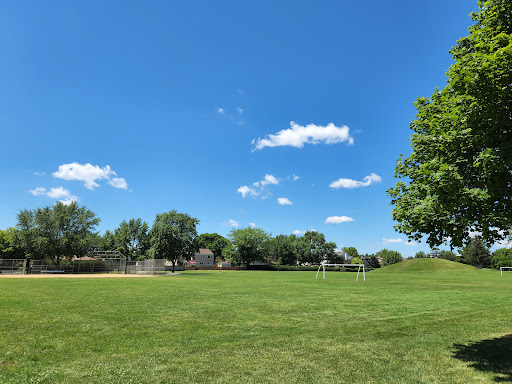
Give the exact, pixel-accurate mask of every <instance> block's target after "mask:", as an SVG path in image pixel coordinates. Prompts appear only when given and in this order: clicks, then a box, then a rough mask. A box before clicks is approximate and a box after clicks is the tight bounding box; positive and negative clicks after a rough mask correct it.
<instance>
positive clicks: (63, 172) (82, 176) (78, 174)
mask: <svg viewBox="0 0 512 384" xmlns="http://www.w3.org/2000/svg"><path fill="white" fill-rule="evenodd" d="M112 176H117V174H116V173H115V172H114V171H113V170H112V169H111V168H110V166H109V165H107V166H105V167H103V168H101V167H99V166H97V165H92V164H90V163H87V164H79V163H76V162H73V163H70V164H62V165H60V166H59V170H58V171H57V172H53V177H56V178H58V179H64V180H73V181H74V180H78V181H83V182H84V185H85V188H87V189H91V190H92V189H94V188H96V187H99V186H100V185H99V184H98V183H97V182H96V181H97V180H108V183H109V184H110V185H112V186H113V187H115V188H122V189H127V188H128V184H127V183H126V180H125V179H123V178H121V177H112Z"/></svg>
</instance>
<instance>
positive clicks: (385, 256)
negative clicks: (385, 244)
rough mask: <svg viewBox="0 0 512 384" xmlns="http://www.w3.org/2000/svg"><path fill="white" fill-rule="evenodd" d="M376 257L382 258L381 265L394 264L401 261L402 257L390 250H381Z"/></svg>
mask: <svg viewBox="0 0 512 384" xmlns="http://www.w3.org/2000/svg"><path fill="white" fill-rule="evenodd" d="M375 256H377V257H381V258H382V265H391V264H396V263H399V262H400V261H402V255H401V254H400V252H398V251H392V250H390V249H386V248H384V249H381V250H380V251H379V252H377V253H376V254H375Z"/></svg>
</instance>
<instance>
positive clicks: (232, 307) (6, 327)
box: [0, 268, 512, 383]
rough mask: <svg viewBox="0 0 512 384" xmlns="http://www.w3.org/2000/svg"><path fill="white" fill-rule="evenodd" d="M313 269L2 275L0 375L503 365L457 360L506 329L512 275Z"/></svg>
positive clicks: (343, 377)
mask: <svg viewBox="0 0 512 384" xmlns="http://www.w3.org/2000/svg"><path fill="white" fill-rule="evenodd" d="M315 274H316V273H313V272H258V271H220V272H219V271H205V272H199V271H194V272H186V273H184V274H182V275H180V276H173V277H155V278H142V279H134V278H132V279H124V278H118V279H59V278H48V279H0V292H1V294H0V323H1V324H2V326H1V328H0V382H2V383H3V382H16V383H26V382H47V383H77V382H83V383H130V382H133V383H142V382H144V383H145V382H147V383H155V382H162V383H163V382H166V383H167V382H177V383H178V382H179V383H186V382H225V383H232V382H275V383H290V382H296V383H304V382H310V383H321V382H329V383H340V382H362V383H367V382H379V383H391V382H393V383H419V382H424V383H436V382H438V383H452V382H453V383H468V382H494V379H495V377H497V376H499V375H502V376H503V374H507V371H506V369H508V368H506V367H505V372H503V369H502V371H501V372H498V370H497V369H494V371H493V370H492V369H491V370H482V369H477V368H473V367H470V366H469V365H471V364H470V363H469V362H467V361H464V360H463V359H461V358H460V356H458V358H455V357H454V355H455V348H456V346H457V345H468V344H469V343H471V342H478V341H480V340H484V339H489V338H493V337H497V338H500V337H503V336H505V337H506V335H508V334H511V333H512V306H511V305H510V303H511V302H512V300H511V295H512V273H511V274H510V275H506V276H503V277H500V275H499V272H496V271H488V270H473V269H470V270H460V271H449V270H445V269H434V270H432V271H431V272H430V273H427V272H425V271H423V272H420V273H418V272H407V271H405V270H393V269H391V268H390V269H389V270H386V268H384V269H382V270H377V271H372V272H370V273H367V281H366V282H363V281H362V280H361V279H360V280H359V281H358V282H356V281H355V274H354V273H339V272H326V280H322V279H320V276H319V279H318V280H316V279H315ZM509 339H510V338H508V339H507V338H506V339H503V340H505V341H506V342H508V341H507V340H509ZM502 344H503V342H502ZM459 355H460V353H459ZM502 376H500V377H502Z"/></svg>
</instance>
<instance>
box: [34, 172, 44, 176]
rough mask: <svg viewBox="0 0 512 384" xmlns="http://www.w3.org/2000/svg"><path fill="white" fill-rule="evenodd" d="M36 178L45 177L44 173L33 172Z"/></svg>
mask: <svg viewBox="0 0 512 384" xmlns="http://www.w3.org/2000/svg"><path fill="white" fill-rule="evenodd" d="M34 175H36V176H46V172H34Z"/></svg>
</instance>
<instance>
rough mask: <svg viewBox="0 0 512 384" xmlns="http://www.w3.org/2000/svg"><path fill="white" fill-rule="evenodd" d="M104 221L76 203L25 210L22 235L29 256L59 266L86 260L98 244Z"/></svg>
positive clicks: (20, 218) (20, 219)
mask: <svg viewBox="0 0 512 384" xmlns="http://www.w3.org/2000/svg"><path fill="white" fill-rule="evenodd" d="M99 222H100V219H99V218H97V217H96V215H95V214H94V213H93V212H92V211H90V210H89V209H86V208H85V207H80V206H79V205H78V204H77V203H76V202H73V203H71V204H69V205H66V204H63V203H61V202H58V203H57V204H55V205H54V206H53V207H45V208H38V209H36V210H22V211H20V213H19V214H18V225H17V229H18V233H19V238H20V244H21V245H22V247H23V248H24V250H25V254H27V255H30V256H32V257H35V258H49V259H51V260H53V261H54V262H55V263H59V262H60V260H62V258H64V257H72V256H77V257H82V256H85V255H86V254H87V253H88V252H89V250H90V248H91V246H92V245H93V244H94V241H95V237H96V235H97V234H96V233H95V232H94V230H95V229H96V226H97V225H98V224H99Z"/></svg>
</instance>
